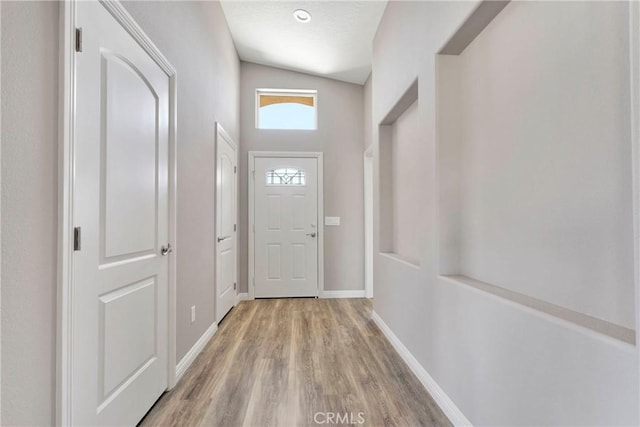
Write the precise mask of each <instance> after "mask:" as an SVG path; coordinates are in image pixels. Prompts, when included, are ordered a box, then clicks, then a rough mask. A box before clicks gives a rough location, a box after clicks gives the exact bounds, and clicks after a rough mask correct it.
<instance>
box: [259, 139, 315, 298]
mask: <svg viewBox="0 0 640 427" xmlns="http://www.w3.org/2000/svg"><path fill="white" fill-rule="evenodd" d="M248 156H249V162H248V165H249V167H248V168H247V177H248V182H249V196H248V197H249V203H248V205H249V215H248V216H249V220H248V222H247V233H248V235H249V239H248V240H249V266H248V270H249V271H248V273H249V274H248V281H249V282H248V283H247V288H248V294H249V298H248V299H250V300H252V299H255V288H254V283H255V282H254V279H255V253H254V247H255V233H254V228H253V224H254V222H255V221H254V198H255V185H254V184H255V182H254V173H253V172H254V170H255V159H256V157H292V158H303V159H304V158H310V159H311V158H314V159H317V160H318V296H320V295H322V293H323V292H324V228H323V226H324V160H323V153H322V152H317V151H316V152H313V151H309V152H304V151H249V153H248ZM321 225H322V226H321Z"/></svg>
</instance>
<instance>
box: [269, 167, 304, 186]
mask: <svg viewBox="0 0 640 427" xmlns="http://www.w3.org/2000/svg"><path fill="white" fill-rule="evenodd" d="M267 185H306V181H305V176H304V171H302V170H300V169H295V168H280V169H272V170H270V171H268V172H267Z"/></svg>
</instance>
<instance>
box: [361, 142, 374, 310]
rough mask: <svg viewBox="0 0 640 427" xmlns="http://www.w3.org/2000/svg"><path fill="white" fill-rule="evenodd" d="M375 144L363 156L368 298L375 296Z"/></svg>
mask: <svg viewBox="0 0 640 427" xmlns="http://www.w3.org/2000/svg"><path fill="white" fill-rule="evenodd" d="M373 155H374V151H373V144H371V145H369V148H367V149H366V150H365V152H364V156H363V168H362V170H363V172H364V180H363V181H364V188H363V190H364V289H365V293H366V297H367V298H373V259H374V255H373V210H374V208H373V162H374V157H373Z"/></svg>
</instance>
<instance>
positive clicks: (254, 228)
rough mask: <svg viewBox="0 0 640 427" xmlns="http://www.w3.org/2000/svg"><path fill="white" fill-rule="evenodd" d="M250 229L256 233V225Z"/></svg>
mask: <svg viewBox="0 0 640 427" xmlns="http://www.w3.org/2000/svg"><path fill="white" fill-rule="evenodd" d="M251 228H252V229H253V232H254V233H255V232H256V225H255V224H253V227H251Z"/></svg>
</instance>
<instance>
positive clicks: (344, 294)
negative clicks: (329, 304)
mask: <svg viewBox="0 0 640 427" xmlns="http://www.w3.org/2000/svg"><path fill="white" fill-rule="evenodd" d="M321 298H324V299H330V298H368V297H367V292H366V291H365V290H364V289H358V290H350V291H324V292H323V293H322V296H321Z"/></svg>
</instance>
